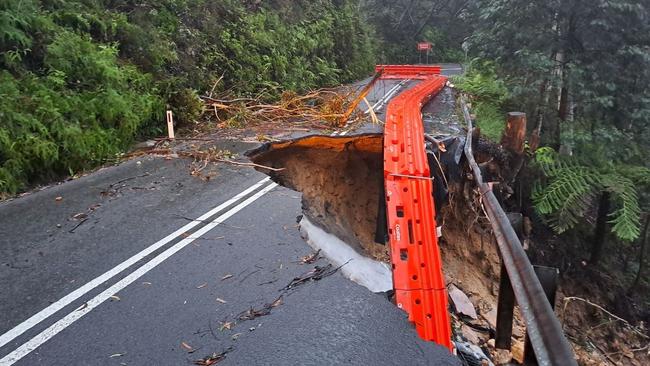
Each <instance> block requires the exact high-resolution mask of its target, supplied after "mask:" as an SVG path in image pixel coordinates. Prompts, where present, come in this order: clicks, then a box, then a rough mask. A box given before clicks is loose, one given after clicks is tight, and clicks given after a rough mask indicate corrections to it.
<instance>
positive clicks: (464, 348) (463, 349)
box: [456, 342, 493, 366]
mask: <svg viewBox="0 0 650 366" xmlns="http://www.w3.org/2000/svg"><path fill="white" fill-rule="evenodd" d="M456 350H457V351H458V355H459V356H460V358H461V359H463V360H465V361H467V364H469V365H476V364H479V365H491V366H492V365H493V364H492V362H490V359H489V358H488V357H487V356H486V355H485V353H484V352H483V350H482V349H481V348H480V347H479V346H477V345H474V344H469V343H467V342H456Z"/></svg>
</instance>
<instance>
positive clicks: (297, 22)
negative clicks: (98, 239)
mask: <svg viewBox="0 0 650 366" xmlns="http://www.w3.org/2000/svg"><path fill="white" fill-rule="evenodd" d="M258 4H261V2H255V1H235V0H225V1H211V2H210V1H205V0H197V1H184V0H163V1H151V0H144V1H141V2H133V1H129V0H119V1H108V0H77V1H67V0H43V1H36V0H5V1H2V2H1V3H0V53H1V57H0V120H1V121H2V122H1V123H0V193H2V192H5V193H7V192H10V193H11V192H16V191H18V190H20V189H23V188H25V187H26V186H27V185H28V184H30V183H35V182H39V181H44V180H49V179H53V178H55V177H57V176H59V175H61V174H72V173H74V172H77V171H80V170H83V169H87V168H90V167H92V166H95V165H97V164H100V163H102V162H104V161H106V160H107V159H111V158H113V157H114V156H115V154H117V153H119V152H121V151H124V149H125V148H127V147H128V146H129V144H130V143H132V141H133V140H134V139H135V138H137V137H141V136H146V135H152V134H159V133H161V132H162V130H161V127H160V126H162V125H163V123H162V122H163V119H164V110H165V106H166V105H168V106H170V107H171V108H172V109H173V110H174V111H176V117H177V118H176V119H177V120H178V122H179V123H181V124H188V123H190V122H192V121H193V120H194V119H196V118H197V116H198V115H199V114H200V112H201V104H200V103H199V101H198V95H199V93H200V92H203V91H206V90H207V91H209V90H210V89H211V88H212V86H213V85H214V83H215V82H216V81H217V80H219V79H220V78H221V77H222V76H223V78H222V79H221V82H220V83H219V85H218V86H217V87H218V88H219V89H222V90H223V89H226V88H227V89H230V90H233V91H234V92H236V93H239V94H242V95H244V94H252V93H255V94H258V93H260V90H262V89H266V90H267V93H266V95H267V96H268V98H274V97H277V94H278V93H279V91H280V89H289V90H294V91H298V92H299V91H304V90H307V89H310V88H316V87H320V86H328V85H335V84H339V83H342V82H347V81H351V80H355V79H358V78H360V77H362V76H365V75H367V74H368V73H369V72H370V70H371V67H372V65H373V64H374V53H375V50H376V49H375V42H374V40H373V38H372V37H371V36H370V35H369V29H368V28H367V26H366V25H365V24H364V23H363V22H362V21H361V20H360V19H359V14H358V12H357V6H358V3H357V1H353V0H343V1H316V2H313V1H307V0H301V1H283V0H275V1H268V2H267V1H265V2H263V5H258Z"/></svg>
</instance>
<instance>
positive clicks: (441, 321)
mask: <svg viewBox="0 0 650 366" xmlns="http://www.w3.org/2000/svg"><path fill="white" fill-rule="evenodd" d="M409 68H410V67H409V66H405V67H399V68H398V67H395V68H392V71H389V74H390V73H391V72H395V74H394V75H397V73H398V72H399V75H401V77H400V78H413V77H412V75H423V71H422V70H421V69H420V68H421V67H420V66H417V67H415V69H414V70H409ZM383 69H384V76H386V70H387V68H386V67H385V66H383ZM438 69H439V68H438ZM429 71H431V72H430V73H429V74H428V76H426V78H424V80H423V81H422V82H420V83H419V84H418V85H416V86H415V87H413V88H412V89H409V90H407V91H405V92H404V93H402V94H400V95H399V96H397V97H396V98H394V99H393V100H392V101H391V102H390V104H389V105H388V108H387V111H386V127H385V136H384V180H385V187H386V209H387V217H388V235H389V239H390V247H391V262H392V267H393V283H394V287H395V297H396V301H397V305H398V307H400V308H401V309H403V310H405V311H406V312H407V313H408V315H409V320H410V321H411V322H413V323H414V324H415V327H416V329H417V332H418V334H419V335H420V337H421V338H422V339H424V340H428V341H433V342H436V343H438V344H441V345H443V346H445V347H447V348H449V349H450V350H452V343H451V325H450V320H449V312H448V309H447V290H446V287H445V280H444V276H443V273H442V260H441V257H440V249H439V247H438V239H437V235H436V221H435V216H436V213H435V206H434V202H433V196H432V192H433V184H434V182H433V181H432V179H431V174H430V170H429V164H428V161H427V156H426V151H425V143H424V127H423V124H422V106H423V105H424V104H426V103H427V102H428V101H429V100H431V98H433V97H434V96H435V95H436V94H437V93H438V92H439V91H440V90H442V88H443V87H444V86H445V83H446V81H447V78H446V77H443V76H439V75H438V74H439V71H438V72H437V73H436V72H435V70H429Z"/></svg>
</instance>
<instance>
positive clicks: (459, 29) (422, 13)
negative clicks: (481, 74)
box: [362, 0, 476, 64]
mask: <svg viewBox="0 0 650 366" xmlns="http://www.w3.org/2000/svg"><path fill="white" fill-rule="evenodd" d="M362 3H363V9H364V16H366V17H367V21H368V22H369V23H370V24H373V25H374V28H375V29H376V32H377V38H378V39H379V41H380V44H381V52H380V53H379V54H378V57H379V61H378V62H382V63H396V64H412V63H424V62H425V60H426V55H425V54H424V53H422V54H420V53H418V51H417V48H416V45H417V43H418V42H429V43H431V44H432V45H433V50H432V51H431V53H430V55H429V60H430V62H462V61H463V60H464V58H465V52H464V51H463V48H462V43H463V40H464V38H465V37H466V36H467V35H468V34H469V33H471V30H472V28H473V25H472V22H471V15H472V12H473V10H474V9H475V5H476V4H475V3H476V1H467V0H363V1H362Z"/></svg>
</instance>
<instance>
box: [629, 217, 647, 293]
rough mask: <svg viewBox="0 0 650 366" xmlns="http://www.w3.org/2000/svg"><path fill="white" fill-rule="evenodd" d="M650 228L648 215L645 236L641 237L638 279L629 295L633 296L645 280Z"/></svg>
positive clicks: (644, 230)
mask: <svg viewBox="0 0 650 366" xmlns="http://www.w3.org/2000/svg"><path fill="white" fill-rule="evenodd" d="M648 226H650V215H646V218H645V226H644V227H643V234H642V235H641V248H639V271H638V272H637V273H636V278H635V279H634V282H633V283H632V286H630V289H629V290H627V293H628V294H631V293H632V291H634V290H635V289H636V288H637V286H639V283H641V278H643V270H644V269H645V250H646V244H647V242H648Z"/></svg>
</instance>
